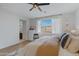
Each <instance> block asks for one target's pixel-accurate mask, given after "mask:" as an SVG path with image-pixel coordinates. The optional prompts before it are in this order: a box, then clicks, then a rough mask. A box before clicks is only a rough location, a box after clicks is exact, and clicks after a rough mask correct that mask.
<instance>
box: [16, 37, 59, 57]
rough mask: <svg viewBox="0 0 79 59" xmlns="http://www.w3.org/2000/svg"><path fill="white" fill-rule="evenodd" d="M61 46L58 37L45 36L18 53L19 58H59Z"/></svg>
mask: <svg viewBox="0 0 79 59" xmlns="http://www.w3.org/2000/svg"><path fill="white" fill-rule="evenodd" d="M58 54H59V44H58V39H57V37H56V36H44V37H41V38H40V39H37V40H35V41H33V42H31V43H29V44H27V45H26V46H25V47H24V48H22V49H20V50H19V51H18V53H17V55H18V56H21V55H23V56H58Z"/></svg>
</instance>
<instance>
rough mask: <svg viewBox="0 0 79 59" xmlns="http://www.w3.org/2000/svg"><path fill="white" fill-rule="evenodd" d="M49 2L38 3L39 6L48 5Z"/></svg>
mask: <svg viewBox="0 0 79 59" xmlns="http://www.w3.org/2000/svg"><path fill="white" fill-rule="evenodd" d="M49 4H50V3H38V5H39V6H43V5H49Z"/></svg>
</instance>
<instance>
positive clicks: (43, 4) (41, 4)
mask: <svg viewBox="0 0 79 59" xmlns="http://www.w3.org/2000/svg"><path fill="white" fill-rule="evenodd" d="M29 4H31V5H32V8H31V9H29V11H32V10H33V9H34V8H38V10H39V11H42V9H41V8H40V7H39V6H45V5H49V4H50V3H29Z"/></svg>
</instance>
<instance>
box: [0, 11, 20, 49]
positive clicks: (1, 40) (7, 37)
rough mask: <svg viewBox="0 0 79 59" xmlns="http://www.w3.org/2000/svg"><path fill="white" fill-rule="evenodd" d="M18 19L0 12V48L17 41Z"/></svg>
mask: <svg viewBox="0 0 79 59" xmlns="http://www.w3.org/2000/svg"><path fill="white" fill-rule="evenodd" d="M18 34H19V18H18V17H17V16H14V15H12V14H10V13H7V12H4V11H2V10H0V48H4V47H7V46H10V45H13V44H15V43H17V42H18V41H19V35H18Z"/></svg>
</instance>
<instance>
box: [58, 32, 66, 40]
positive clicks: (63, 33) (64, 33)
mask: <svg viewBox="0 0 79 59" xmlns="http://www.w3.org/2000/svg"><path fill="white" fill-rule="evenodd" d="M64 35H66V33H63V34H62V35H61V37H60V40H59V41H61V39H62V37H63V36H64Z"/></svg>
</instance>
